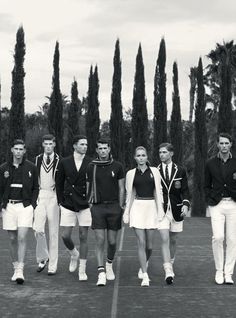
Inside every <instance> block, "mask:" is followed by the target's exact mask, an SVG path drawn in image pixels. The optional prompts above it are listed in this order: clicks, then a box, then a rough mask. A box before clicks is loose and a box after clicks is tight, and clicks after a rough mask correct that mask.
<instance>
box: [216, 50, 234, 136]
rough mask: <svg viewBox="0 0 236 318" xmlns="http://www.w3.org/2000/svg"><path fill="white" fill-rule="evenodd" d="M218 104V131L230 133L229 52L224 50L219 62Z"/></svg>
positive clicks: (231, 114) (230, 80) (230, 75)
mask: <svg viewBox="0 0 236 318" xmlns="http://www.w3.org/2000/svg"><path fill="white" fill-rule="evenodd" d="M220 70H221V72H220V74H221V75H220V79H221V80H220V104H219V116H218V133H221V132H226V133H229V134H230V135H231V133H232V127H233V112H232V105H231V99H232V79H231V78H232V72H231V65H230V52H228V51H227V50H225V52H224V54H223V56H222V62H221V63H220Z"/></svg>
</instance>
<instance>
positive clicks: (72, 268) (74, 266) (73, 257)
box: [69, 250, 79, 273]
mask: <svg viewBox="0 0 236 318" xmlns="http://www.w3.org/2000/svg"><path fill="white" fill-rule="evenodd" d="M78 259H79V252H78V251H77V250H75V251H73V255H71V257H70V265H69V272H71V273H73V272H75V271H76V269H77V266H78Z"/></svg>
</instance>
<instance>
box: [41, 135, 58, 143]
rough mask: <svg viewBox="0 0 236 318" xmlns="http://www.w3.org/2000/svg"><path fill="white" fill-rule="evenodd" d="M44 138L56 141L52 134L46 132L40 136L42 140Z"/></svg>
mask: <svg viewBox="0 0 236 318" xmlns="http://www.w3.org/2000/svg"><path fill="white" fill-rule="evenodd" d="M45 140H52V141H56V138H55V137H54V136H53V135H52V134H47V135H44V136H43V137H42V141H43V142H44V141H45Z"/></svg>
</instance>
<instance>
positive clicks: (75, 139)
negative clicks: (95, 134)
mask: <svg viewBox="0 0 236 318" xmlns="http://www.w3.org/2000/svg"><path fill="white" fill-rule="evenodd" d="M81 139H86V140H87V137H86V136H84V135H75V136H74V137H73V145H74V144H77V142H78V141H79V140H81Z"/></svg>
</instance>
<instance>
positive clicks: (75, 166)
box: [56, 135, 91, 281]
mask: <svg viewBox="0 0 236 318" xmlns="http://www.w3.org/2000/svg"><path fill="white" fill-rule="evenodd" d="M73 147H74V153H73V155H71V156H69V157H67V158H64V159H62V160H61V161H60V164H59V168H58V176H57V180H56V188H57V195H58V202H59V204H60V208H61V222H60V226H62V228H63V233H62V239H63V242H64V244H65V246H66V247H67V249H68V252H69V253H70V256H71V257H70V265H69V271H70V272H74V271H75V270H76V269H77V264H78V260H79V257H80V262H79V271H78V275H79V280H80V281H86V280H87V279H88V277H87V274H86V262H87V254H88V242H87V239H88V228H89V226H90V225H91V212H90V209H89V206H88V201H87V198H86V169H87V166H88V164H89V162H90V161H91V159H90V158H89V157H87V156H86V151H87V137H85V136H82V135H77V136H75V137H74V139H73ZM77 221H78V224H79V240H80V247H79V251H78V250H77V248H76V247H75V244H74V242H73V240H72V238H71V236H72V230H73V228H74V227H75V226H76V223H77Z"/></svg>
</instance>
